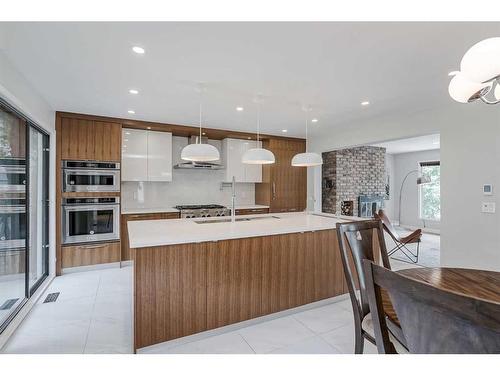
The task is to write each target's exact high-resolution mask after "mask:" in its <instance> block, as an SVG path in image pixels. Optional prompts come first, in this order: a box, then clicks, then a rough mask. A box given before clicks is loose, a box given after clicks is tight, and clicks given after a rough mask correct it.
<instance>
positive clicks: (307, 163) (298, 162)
mask: <svg viewBox="0 0 500 375" xmlns="http://www.w3.org/2000/svg"><path fill="white" fill-rule="evenodd" d="M304 111H305V112H306V152H302V153H300V154H297V155H295V156H294V157H293V158H292V166H294V167H315V166H317V165H321V164H323V158H322V157H321V155H320V154H317V153H315V152H307V138H308V136H307V127H308V123H309V112H310V111H311V108H309V107H308V108H305V109H304Z"/></svg>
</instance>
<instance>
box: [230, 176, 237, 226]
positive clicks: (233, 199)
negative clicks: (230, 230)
mask: <svg viewBox="0 0 500 375" xmlns="http://www.w3.org/2000/svg"><path fill="white" fill-rule="evenodd" d="M231 189H232V196H231V222H232V223H234V222H235V221H236V208H235V202H236V181H235V179H234V176H233V181H232V183H231Z"/></svg>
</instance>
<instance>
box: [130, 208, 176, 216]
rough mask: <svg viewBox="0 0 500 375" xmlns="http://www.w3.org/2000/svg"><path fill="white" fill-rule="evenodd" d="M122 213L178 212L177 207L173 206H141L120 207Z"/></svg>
mask: <svg viewBox="0 0 500 375" xmlns="http://www.w3.org/2000/svg"><path fill="white" fill-rule="evenodd" d="M121 212H122V214H126V215H128V214H155V213H162V212H179V210H178V209H177V208H173V207H148V208H146V207H142V208H125V207H122V211H121Z"/></svg>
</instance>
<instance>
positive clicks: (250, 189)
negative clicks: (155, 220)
mask: <svg viewBox="0 0 500 375" xmlns="http://www.w3.org/2000/svg"><path fill="white" fill-rule="evenodd" d="M187 143H188V139H187V138H186V137H172V152H173V155H172V162H173V165H175V164H177V163H179V162H181V159H180V153H181V150H182V148H183V147H184V146H186V145H187ZM209 143H210V144H212V145H214V146H215V147H217V148H218V149H219V151H220V148H221V141H217V140H210V141H209ZM221 155H222V153H221ZM224 173H225V171H224V170H222V169H221V170H192V169H174V170H173V171H172V182H143V183H141V182H122V206H123V208H125V209H127V208H142V207H147V208H158V207H173V206H176V205H179V204H221V205H225V206H229V205H230V204H231V188H230V187H224V188H222V189H221V182H222V181H223V180H224ZM254 203H255V184H252V183H248V184H247V183H238V184H236V204H237V205H240V206H241V205H253V204H254Z"/></svg>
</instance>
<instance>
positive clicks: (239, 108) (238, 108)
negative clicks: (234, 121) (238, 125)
mask: <svg viewBox="0 0 500 375" xmlns="http://www.w3.org/2000/svg"><path fill="white" fill-rule="evenodd" d="M243 109H244V108H243V107H236V110H237V111H238V112H241V111H243Z"/></svg>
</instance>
